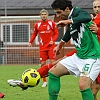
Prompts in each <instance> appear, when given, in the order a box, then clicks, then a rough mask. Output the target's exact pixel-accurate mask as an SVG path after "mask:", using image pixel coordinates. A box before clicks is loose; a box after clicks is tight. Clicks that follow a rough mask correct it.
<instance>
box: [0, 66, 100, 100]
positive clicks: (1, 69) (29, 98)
mask: <svg viewBox="0 0 100 100" xmlns="http://www.w3.org/2000/svg"><path fill="white" fill-rule="evenodd" d="M28 68H35V69H37V68H39V66H32V65H31V66H27V65H21V66H17V65H16V66H7V65H6V66H3V65H0V90H2V91H3V92H4V93H5V98H3V100H48V87H45V88H42V87H41V86H42V79H41V81H40V84H39V85H38V86H36V87H33V88H28V89H27V90H24V91H23V90H22V89H21V88H20V87H11V86H9V84H8V83H7V80H8V79H19V78H20V77H21V74H22V73H23V71H24V70H26V69H28ZM99 98H100V92H99V93H98V100H99ZM58 100H82V98H81V93H80V91H79V88H78V78H75V77H73V76H71V75H69V76H63V77H61V90H60V93H59V96H58Z"/></svg>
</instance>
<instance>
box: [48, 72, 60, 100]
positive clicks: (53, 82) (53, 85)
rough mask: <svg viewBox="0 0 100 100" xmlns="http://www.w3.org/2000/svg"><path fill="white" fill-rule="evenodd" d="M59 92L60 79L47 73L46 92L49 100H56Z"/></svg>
mask: <svg viewBox="0 0 100 100" xmlns="http://www.w3.org/2000/svg"><path fill="white" fill-rule="evenodd" d="M59 90H60V77H58V76H56V75H54V74H52V73H51V72H49V80H48V92H49V100H57V97H58V93H59Z"/></svg>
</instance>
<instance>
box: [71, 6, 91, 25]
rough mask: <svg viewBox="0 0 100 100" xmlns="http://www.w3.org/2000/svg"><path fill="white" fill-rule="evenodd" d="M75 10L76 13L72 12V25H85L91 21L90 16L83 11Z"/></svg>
mask: <svg viewBox="0 0 100 100" xmlns="http://www.w3.org/2000/svg"><path fill="white" fill-rule="evenodd" d="M75 10H76V11H74V12H75V13H74V14H73V16H74V18H72V20H73V24H76V23H87V22H89V21H91V20H92V18H91V16H90V14H89V13H88V12H86V11H84V10H83V9H80V8H78V7H76V8H75Z"/></svg>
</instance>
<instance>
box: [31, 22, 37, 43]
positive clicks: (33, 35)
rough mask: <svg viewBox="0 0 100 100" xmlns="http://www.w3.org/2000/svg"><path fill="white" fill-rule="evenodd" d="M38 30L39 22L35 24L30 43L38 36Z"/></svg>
mask: <svg viewBox="0 0 100 100" xmlns="http://www.w3.org/2000/svg"><path fill="white" fill-rule="evenodd" d="M37 33H38V30H37V23H36V24H35V25H34V32H33V33H32V35H31V38H30V41H29V43H32V42H33V41H34V39H35V37H36V36H37Z"/></svg>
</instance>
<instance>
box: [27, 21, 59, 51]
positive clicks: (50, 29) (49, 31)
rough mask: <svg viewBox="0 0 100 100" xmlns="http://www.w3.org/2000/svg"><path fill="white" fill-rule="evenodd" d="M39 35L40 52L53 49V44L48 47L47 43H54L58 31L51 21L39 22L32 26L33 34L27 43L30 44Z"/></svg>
mask: <svg viewBox="0 0 100 100" xmlns="http://www.w3.org/2000/svg"><path fill="white" fill-rule="evenodd" d="M37 34H38V35H39V46H40V51H44V50H50V49H53V48H54V47H55V43H54V44H52V45H50V44H49V42H50V41H53V42H55V41H56V39H57V38H58V29H57V28H56V24H55V23H54V22H53V21H51V20H46V21H42V20H41V21H39V22H37V23H36V24H35V25H34V32H33V34H32V36H31V39H30V41H29V43H32V42H33V40H34V39H35V37H36V36H37Z"/></svg>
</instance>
